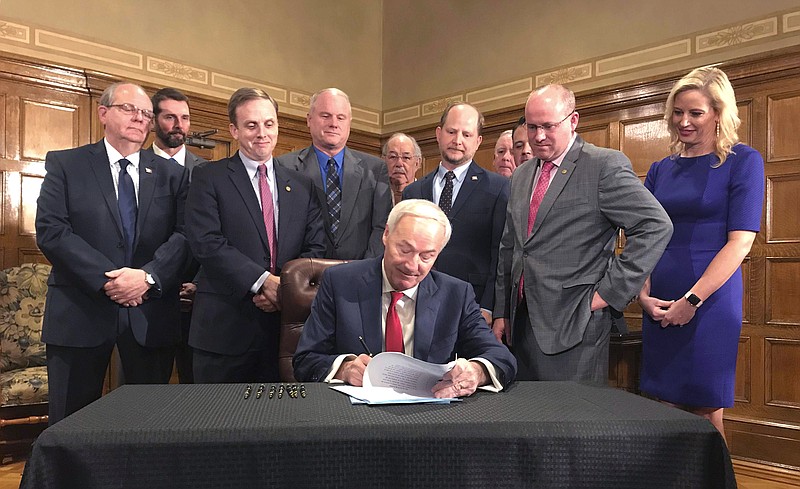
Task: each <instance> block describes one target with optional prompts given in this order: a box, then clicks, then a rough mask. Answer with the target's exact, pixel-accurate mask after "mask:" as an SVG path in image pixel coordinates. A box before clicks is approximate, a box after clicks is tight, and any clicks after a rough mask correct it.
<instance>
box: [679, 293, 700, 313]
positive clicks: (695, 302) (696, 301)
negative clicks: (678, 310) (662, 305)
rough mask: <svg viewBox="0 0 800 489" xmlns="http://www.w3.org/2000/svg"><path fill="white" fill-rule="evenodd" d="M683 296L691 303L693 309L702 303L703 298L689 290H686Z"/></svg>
mask: <svg viewBox="0 0 800 489" xmlns="http://www.w3.org/2000/svg"><path fill="white" fill-rule="evenodd" d="M683 298H684V299H686V302H688V303H689V304H691V305H692V307H694V308H695V309H696V308H698V307H700V306H702V305H703V300H702V299H700V298H699V297H697V296H696V295H694V292H692V291H691V290H690V291H689V292H687V293H686V295H685V296H683Z"/></svg>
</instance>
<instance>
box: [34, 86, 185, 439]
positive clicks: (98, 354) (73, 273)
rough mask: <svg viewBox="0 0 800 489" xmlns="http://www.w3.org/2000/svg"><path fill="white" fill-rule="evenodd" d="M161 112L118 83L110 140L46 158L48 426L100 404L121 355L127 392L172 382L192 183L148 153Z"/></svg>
mask: <svg viewBox="0 0 800 489" xmlns="http://www.w3.org/2000/svg"><path fill="white" fill-rule="evenodd" d="M152 109H153V106H152V104H151V102H150V98H149V97H148V96H147V94H146V93H145V91H144V90H143V89H142V88H141V87H139V86H137V85H133V84H130V83H115V84H113V85H111V86H110V87H108V88H107V89H106V90H105V91H104V92H103V94H102V96H101V97H100V101H99V107H98V109H97V115H98V117H99V119H100V122H101V123H102V124H103V127H104V135H105V137H104V138H103V139H102V140H101V141H99V142H97V143H95V144H89V145H86V146H82V147H80V148H75V149H69V150H63V151H51V152H49V153H48V154H47V157H46V159H45V169H46V170H47V173H46V175H45V178H44V181H43V182H42V187H41V193H40V194H39V200H38V201H37V206H38V207H37V213H36V233H37V236H36V242H37V244H38V245H39V248H40V249H41V250H42V253H44V255H45V256H46V257H47V259H48V260H50V263H52V265H53V269H52V271H51V273H50V278H49V280H48V290H47V308H46V309H45V316H44V324H43V326H42V340H43V341H44V342H45V343H46V344H47V373H48V380H49V387H50V402H49V414H50V424H53V423H56V422H57V421H59V420H61V419H62V418H64V417H65V416H68V415H70V414H71V413H73V412H75V411H77V410H78V409H80V408H82V407H84V406H86V405H87V404H89V403H91V402H92V401H94V400H95V399H98V398H99V397H100V394H101V391H102V388H103V378H104V374H105V372H106V368H107V366H108V361H109V358H110V355H111V351H112V349H113V348H114V345H116V346H117V349H118V350H119V354H120V359H121V361H122V369H123V374H124V376H125V381H126V382H127V383H130V384H141V383H166V382H168V381H169V377H170V374H171V372H172V359H173V357H174V352H175V345H176V344H177V342H178V340H179V339H180V328H179V324H180V323H179V315H180V305H179V300H178V290H179V289H180V285H181V280H180V278H181V273H182V272H183V268H184V267H185V264H186V261H187V256H188V249H189V248H188V245H187V242H186V238H185V237H184V234H183V213H184V202H185V200H186V192H187V188H188V183H189V179H188V174H187V172H186V171H185V169H184V168H183V167H181V166H180V165H178V164H177V163H173V162H170V161H168V160H165V159H163V158H161V157H159V156H155V155H154V154H152V153H149V152H145V151H141V147H142V144H143V143H144V141H145V139H146V138H147V134H148V132H149V131H150V125H151V124H152V122H153V118H154V116H155V115H154V114H153V110H152Z"/></svg>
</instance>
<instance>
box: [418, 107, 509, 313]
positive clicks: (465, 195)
mask: <svg viewBox="0 0 800 489" xmlns="http://www.w3.org/2000/svg"><path fill="white" fill-rule="evenodd" d="M482 128H483V115H481V113H480V112H479V111H478V109H476V108H475V107H473V106H471V105H469V104H467V103H464V102H455V103H453V104H450V105H448V106H447V108H446V109H445V110H444V113H443V114H442V118H441V120H440V121H439V126H438V127H437V128H436V141H438V143H439V151H440V152H441V156H442V161H441V163H440V164H439V166H438V167H437V168H436V170H434V171H432V172H431V173H429V174H427V175H425V177H423V178H422V179H421V180H419V181H417V182H414V183H412V184H411V185H409V186H408V187H406V189H405V190H404V191H403V198H404V199H426V200H430V201H431V202H434V203H436V204H439V207H442V208H443V209H445V214H447V216H448V217H449V218H450V223H451V224H452V226H453V237H452V238H451V239H450V242H449V243H448V244H447V246H446V247H445V249H444V250H442V254H441V255H439V259H438V260H437V261H436V267H435V268H436V270H438V271H440V272H444V273H446V274H448V275H452V276H453V277H456V278H460V279H461V280H464V281H466V282H469V283H470V284H472V287H473V289H474V291H475V297H477V299H478V303H479V304H480V306H481V312H482V313H483V317H484V318H485V319H486V323H487V324H491V322H492V310H494V283H495V277H496V272H497V252H498V248H499V246H500V238H501V237H502V235H503V226H504V225H505V222H506V204H507V203H508V191H509V180H508V179H507V178H504V177H503V176H501V175H498V174H496V173H493V172H488V171H486V170H484V169H483V168H481V167H480V166H478V165H477V164H476V163H475V162H474V161H472V158H473V156H475V151H477V150H478V146H480V144H481V141H482V137H481V130H482ZM450 174H452V183H448V175H450ZM448 185H450V189H451V190H450V191H449V193H448ZM448 195H449V200H448ZM444 201H447V203H445V202H444Z"/></svg>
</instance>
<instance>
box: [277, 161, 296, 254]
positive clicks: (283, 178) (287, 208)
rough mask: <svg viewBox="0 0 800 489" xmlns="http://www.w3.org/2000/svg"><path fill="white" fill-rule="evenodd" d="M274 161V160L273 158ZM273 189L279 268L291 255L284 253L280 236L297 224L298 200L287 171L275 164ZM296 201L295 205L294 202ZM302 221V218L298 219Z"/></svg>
mask: <svg viewBox="0 0 800 489" xmlns="http://www.w3.org/2000/svg"><path fill="white" fill-rule="evenodd" d="M273 161H274V160H273ZM275 191H276V192H277V193H278V209H279V211H278V256H277V259H276V263H277V264H278V268H281V264H282V263H286V262H287V261H288V260H290V259H291V258H293V257H287V256H284V255H285V251H284V250H285V249H284V247H283V246H281V245H282V243H284V242H285V241H284V240H282V239H281V236H286V233H288V232H289V231H288V230H289V229H290V228H291V227H293V226H296V225H297V222H299V221H298V216H297V215H296V213H295V210H296V209H300V208H301V207H302V206H301V205H300V203H299V202H297V200H298V197H297V196H298V195H299V194H298V193H297V192H295V191H294V181H293V180H292V177H291V176H290V174H289V172H288V171H286V170H285V169H284V168H282V167H281V166H280V165H275ZM296 202H297V205H296V204H295V203H296ZM300 221H302V219H300Z"/></svg>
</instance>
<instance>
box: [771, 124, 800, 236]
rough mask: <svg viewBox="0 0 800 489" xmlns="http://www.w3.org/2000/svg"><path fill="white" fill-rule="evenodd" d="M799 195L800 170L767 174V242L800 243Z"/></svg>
mask: <svg viewBox="0 0 800 489" xmlns="http://www.w3.org/2000/svg"><path fill="white" fill-rule="evenodd" d="M798 113H800V111H799V112H798ZM798 139H800V138H798ZM798 196H800V171H798V172H797V173H795V174H789V175H767V195H766V206H765V207H766V221H767V233H766V234H767V236H766V240H767V243H770V244H773V243H800V212H798V209H799V208H800V205H798Z"/></svg>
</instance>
